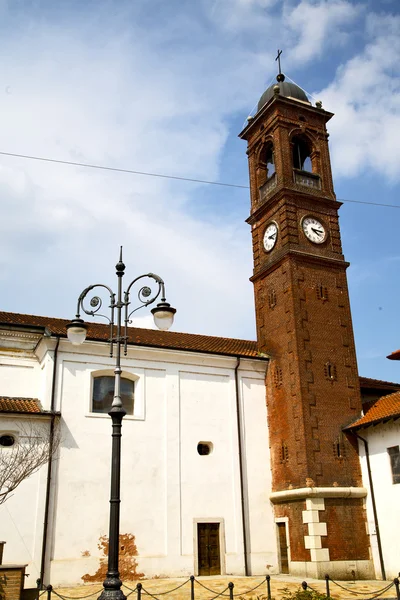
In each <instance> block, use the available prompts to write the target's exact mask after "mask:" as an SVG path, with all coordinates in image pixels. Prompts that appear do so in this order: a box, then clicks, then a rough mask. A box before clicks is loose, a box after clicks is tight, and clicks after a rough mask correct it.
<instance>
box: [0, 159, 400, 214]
mask: <svg viewBox="0 0 400 600" xmlns="http://www.w3.org/2000/svg"><path fill="white" fill-rule="evenodd" d="M0 155H2V156H12V157H14V158H26V159H28V160H38V161H41V162H48V163H56V164H59V165H70V166H73V167H84V168H87V169H100V170H102V171H115V172H117V173H130V174H132V175H144V176H146V177H160V178H162V179H177V180H178V181H189V182H192V183H205V184H207V185H219V186H223V187H233V188H240V189H242V190H248V189H250V188H249V186H248V185H239V184H238V183H226V182H224V181H208V180H206V179H193V178H191V177H178V176H177V175H163V174H161V173H150V172H148V171H134V170H133V169H120V168H118V167H107V166H105V165H94V164H91V163H81V162H74V161H71V160H58V159H56V158H47V157H44V156H31V155H28V154H16V153H14V152H1V151H0ZM338 200H339V201H340V202H352V203H353V204H368V205H370V206H383V207H385V208H400V205H398V204H383V203H381V202H367V201H366V200H349V199H348V198H338Z"/></svg>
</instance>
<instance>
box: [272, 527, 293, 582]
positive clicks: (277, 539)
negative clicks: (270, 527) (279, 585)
mask: <svg viewBox="0 0 400 600" xmlns="http://www.w3.org/2000/svg"><path fill="white" fill-rule="evenodd" d="M278 523H285V532H286V546H287V556H288V570H289V573H288V575H290V562H291V557H290V537H289V517H276V518H275V530H276V548H277V554H278V565H279V572H280V573H281V572H282V559H281V544H280V540H279V531H278Z"/></svg>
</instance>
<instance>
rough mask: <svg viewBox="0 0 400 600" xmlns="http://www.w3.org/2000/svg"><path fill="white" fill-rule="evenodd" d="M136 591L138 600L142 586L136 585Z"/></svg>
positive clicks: (138, 599)
mask: <svg viewBox="0 0 400 600" xmlns="http://www.w3.org/2000/svg"><path fill="white" fill-rule="evenodd" d="M136 589H137V600H140V599H141V597H142V584H141V583H138V584H137V586H136Z"/></svg>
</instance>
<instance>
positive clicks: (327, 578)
mask: <svg viewBox="0 0 400 600" xmlns="http://www.w3.org/2000/svg"><path fill="white" fill-rule="evenodd" d="M325 583H326V595H327V596H328V598H330V597H331V592H330V590H329V575H328V574H326V575H325Z"/></svg>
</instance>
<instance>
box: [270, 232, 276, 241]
mask: <svg viewBox="0 0 400 600" xmlns="http://www.w3.org/2000/svg"><path fill="white" fill-rule="evenodd" d="M275 236H276V233H273V234H272V235H269V236H268V239H269V240H273V239H274V238H275Z"/></svg>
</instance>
